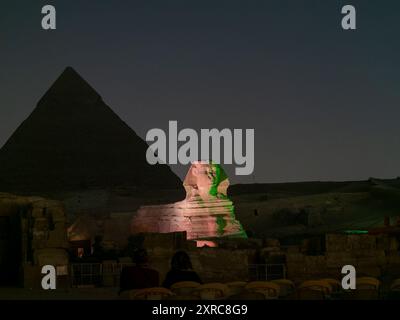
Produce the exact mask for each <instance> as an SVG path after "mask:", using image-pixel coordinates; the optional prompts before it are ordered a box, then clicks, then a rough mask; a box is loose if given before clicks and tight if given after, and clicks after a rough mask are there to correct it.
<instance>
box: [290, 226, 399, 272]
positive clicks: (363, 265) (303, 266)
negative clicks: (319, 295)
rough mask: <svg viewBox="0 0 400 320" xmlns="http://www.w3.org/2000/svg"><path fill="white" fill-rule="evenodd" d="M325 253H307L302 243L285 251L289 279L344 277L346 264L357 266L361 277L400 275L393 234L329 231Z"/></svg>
mask: <svg viewBox="0 0 400 320" xmlns="http://www.w3.org/2000/svg"><path fill="white" fill-rule="evenodd" d="M325 245H326V252H325V253H324V254H323V255H319V256H308V255H306V254H304V253H303V251H302V248H301V246H292V247H288V248H287V251H286V261H287V271H288V278H290V279H298V280H302V279H312V278H320V277H334V278H341V277H342V275H341V269H342V267H343V266H345V265H353V266H355V267H356V270H357V275H358V276H372V277H381V276H384V275H385V274H391V275H393V276H395V274H396V272H397V275H400V252H399V251H398V248H399V243H398V240H397V239H396V237H394V236H390V235H368V234H366V235H345V234H327V235H326V238H325Z"/></svg>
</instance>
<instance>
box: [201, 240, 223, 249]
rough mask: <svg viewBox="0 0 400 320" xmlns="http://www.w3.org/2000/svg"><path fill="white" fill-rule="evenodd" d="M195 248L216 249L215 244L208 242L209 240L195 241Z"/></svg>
mask: <svg viewBox="0 0 400 320" xmlns="http://www.w3.org/2000/svg"><path fill="white" fill-rule="evenodd" d="M196 246H197V248H202V247H210V248H216V247H218V245H217V243H216V242H214V241H209V240H196Z"/></svg>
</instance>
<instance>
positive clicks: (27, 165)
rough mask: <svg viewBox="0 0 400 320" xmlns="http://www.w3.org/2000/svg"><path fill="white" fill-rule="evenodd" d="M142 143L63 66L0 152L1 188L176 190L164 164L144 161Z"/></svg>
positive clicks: (175, 180)
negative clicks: (61, 70) (131, 187)
mask: <svg viewBox="0 0 400 320" xmlns="http://www.w3.org/2000/svg"><path fill="white" fill-rule="evenodd" d="M146 150H147V143H146V142H145V141H144V140H142V139H141V138H140V137H139V136H137V135H136V133H135V132H134V131H133V130H132V129H131V128H130V127H129V126H128V125H127V124H126V123H124V122H123V121H122V120H121V119H120V118H119V117H118V116H117V115H116V114H115V113H114V112H113V111H112V110H111V109H110V108H109V107H108V106H107V105H106V104H105V103H104V102H103V100H102V98H101V97H100V95H99V94H98V93H97V92H96V91H95V90H94V89H93V88H92V87H91V86H90V85H89V84H88V83H87V82H86V81H85V80H84V79H83V78H82V77H81V76H80V75H79V74H78V73H77V72H76V71H75V70H74V69H72V68H71V67H67V68H66V69H65V70H64V72H63V73H62V74H61V75H60V76H59V78H58V79H57V80H56V81H55V83H54V84H53V85H52V86H51V87H50V89H49V90H48V91H47V92H46V93H45V95H44V96H43V97H42V98H41V99H40V101H39V102H38V104H37V106H36V108H35V109H34V111H33V112H32V113H31V114H30V116H29V117H28V118H27V119H26V120H25V121H24V122H23V123H22V124H21V125H20V126H19V127H18V129H17V130H16V131H15V132H14V134H13V135H12V136H11V137H10V139H9V140H8V141H7V142H6V144H5V145H4V146H3V148H2V149H1V150H0V191H7V192H11V191H19V192H37V191H50V190H51V191H64V190H80V189H82V188H111V187H116V186H118V187H120V186H134V187H140V188H146V190H153V189H154V190H155V189H170V188H174V189H176V188H180V187H181V186H182V182H181V181H180V179H179V178H178V177H177V176H176V175H175V174H174V173H173V172H172V171H171V169H170V168H169V167H168V166H167V165H154V166H152V165H149V164H148V163H147V161H146Z"/></svg>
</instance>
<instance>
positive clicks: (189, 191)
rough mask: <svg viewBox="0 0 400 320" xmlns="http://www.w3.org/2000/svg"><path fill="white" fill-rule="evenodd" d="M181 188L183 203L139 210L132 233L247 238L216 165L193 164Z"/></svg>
mask: <svg viewBox="0 0 400 320" xmlns="http://www.w3.org/2000/svg"><path fill="white" fill-rule="evenodd" d="M183 186H184V187H185V190H186V199H185V200H183V201H180V202H176V203H172V204H166V205H157V206H142V207H140V209H139V210H138V212H137V215H136V216H135V217H134V218H133V220H132V225H131V232H132V233H140V232H157V233H168V232H178V231H186V232H187V238H188V239H208V238H216V237H246V234H245V232H244V230H243V228H242V226H241V224H240V222H239V221H237V220H236V218H235V213H234V206H233V203H232V201H231V200H229V198H228V196H227V189H228V186H229V180H228V177H227V175H226V174H225V172H224V170H223V169H222V167H221V166H220V165H219V164H215V163H209V162H204V161H199V162H194V163H193V164H192V166H191V167H190V169H189V172H188V173H187V175H186V178H185V180H184V182H183Z"/></svg>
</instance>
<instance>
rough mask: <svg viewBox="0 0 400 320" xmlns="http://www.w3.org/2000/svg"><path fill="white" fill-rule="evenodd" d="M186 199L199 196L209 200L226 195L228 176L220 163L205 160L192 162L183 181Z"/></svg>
mask: <svg viewBox="0 0 400 320" xmlns="http://www.w3.org/2000/svg"><path fill="white" fill-rule="evenodd" d="M183 186H184V187H185V189H186V200H190V199H194V198H199V197H200V198H201V199H203V200H209V199H212V198H215V197H218V196H226V189H227V188H228V186H229V181H228V178H227V177H226V174H225V172H224V171H223V169H222V168H221V166H220V165H218V164H214V163H208V162H205V161H199V162H194V163H193V164H192V166H191V167H190V169H189V172H188V174H187V175H186V178H185V180H184V182H183Z"/></svg>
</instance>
